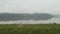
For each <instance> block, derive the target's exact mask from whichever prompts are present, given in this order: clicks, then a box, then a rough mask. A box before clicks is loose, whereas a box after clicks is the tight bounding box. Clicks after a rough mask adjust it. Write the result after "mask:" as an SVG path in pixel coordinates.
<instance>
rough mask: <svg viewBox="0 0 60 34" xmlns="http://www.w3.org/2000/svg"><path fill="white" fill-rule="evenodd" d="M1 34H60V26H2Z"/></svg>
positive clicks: (0, 25) (0, 27)
mask: <svg viewBox="0 0 60 34" xmlns="http://www.w3.org/2000/svg"><path fill="white" fill-rule="evenodd" d="M0 34H60V24H18V25H17V24H0Z"/></svg>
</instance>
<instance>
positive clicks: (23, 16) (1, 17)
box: [0, 13, 53, 21]
mask: <svg viewBox="0 0 60 34" xmlns="http://www.w3.org/2000/svg"><path fill="white" fill-rule="evenodd" d="M52 17H53V15H51V14H48V13H32V14H29V13H18V14H16V13H0V21H13V20H48V19H51V18H52Z"/></svg>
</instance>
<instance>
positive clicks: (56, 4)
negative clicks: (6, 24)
mask: <svg viewBox="0 0 60 34" xmlns="http://www.w3.org/2000/svg"><path fill="white" fill-rule="evenodd" d="M0 12H23V13H32V12H39V13H51V14H59V13H60V0H0Z"/></svg>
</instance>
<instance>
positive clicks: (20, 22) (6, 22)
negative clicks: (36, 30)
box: [0, 18, 60, 24]
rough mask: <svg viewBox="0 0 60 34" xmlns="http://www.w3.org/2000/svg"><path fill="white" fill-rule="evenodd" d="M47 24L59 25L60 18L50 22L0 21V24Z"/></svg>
mask: <svg viewBox="0 0 60 34" xmlns="http://www.w3.org/2000/svg"><path fill="white" fill-rule="evenodd" d="M49 23H58V24H59V23H60V18H52V19H50V20H39V21H33V20H27V21H26V20H23V21H22V20H17V21H0V24H49Z"/></svg>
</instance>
